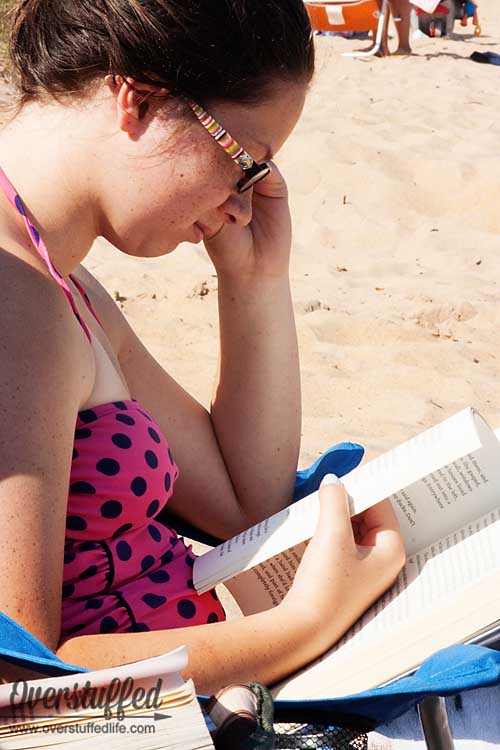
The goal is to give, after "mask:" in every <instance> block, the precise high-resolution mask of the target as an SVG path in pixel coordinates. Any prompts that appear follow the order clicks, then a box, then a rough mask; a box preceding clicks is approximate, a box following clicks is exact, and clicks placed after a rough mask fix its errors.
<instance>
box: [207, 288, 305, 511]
mask: <svg viewBox="0 0 500 750" xmlns="http://www.w3.org/2000/svg"><path fill="white" fill-rule="evenodd" d="M219 316H220V339H221V343H220V364H219V375H218V381H217V384H216V388H215V394H214V399H213V404H212V410H211V416H212V422H213V425H214V429H215V433H216V435H217V440H218V443H219V446H220V449H221V452H222V455H223V457H224V461H225V464H226V467H227V470H228V472H229V475H230V477H231V480H232V483H233V486H234V489H235V493H236V496H237V498H238V502H239V504H240V506H241V508H242V510H243V511H244V513H245V516H246V518H247V519H248V522H249V523H253V522H256V521H258V520H261V519H262V518H264V517H266V516H269V515H270V514H272V513H273V512H276V511H277V510H279V509H281V508H282V507H284V506H285V505H286V504H287V503H289V502H290V498H291V493H292V489H293V483H294V478H295V470H296V467H297V460H298V454H299V446H300V430H301V400H300V374H299V356H298V347H297V335H296V329H295V320H294V314H293V306H292V299H291V293H290V285H289V281H288V276H287V275H284V276H282V277H266V278H253V277H251V278H245V279H241V280H239V279H238V280H236V279H234V278H231V279H227V278H225V277H222V278H221V277H219Z"/></svg>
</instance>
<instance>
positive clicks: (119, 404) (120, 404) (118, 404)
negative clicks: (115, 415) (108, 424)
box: [113, 401, 127, 411]
mask: <svg viewBox="0 0 500 750" xmlns="http://www.w3.org/2000/svg"><path fill="white" fill-rule="evenodd" d="M113 406H116V408H117V409H122V410H123V411H126V410H127V407H126V405H125V404H124V403H123V401H113Z"/></svg>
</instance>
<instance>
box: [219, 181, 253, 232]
mask: <svg viewBox="0 0 500 750" xmlns="http://www.w3.org/2000/svg"><path fill="white" fill-rule="evenodd" d="M252 196H253V190H251V189H250V190H247V191H246V192H245V193H235V194H232V195H230V196H229V198H228V199H227V200H226V201H225V203H223V204H222V206H221V211H222V212H223V214H224V219H225V221H226V223H227V224H239V225H240V226H242V227H246V226H247V224H250V222H251V221H252Z"/></svg>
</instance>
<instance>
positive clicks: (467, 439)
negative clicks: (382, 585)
mask: <svg viewBox="0 0 500 750" xmlns="http://www.w3.org/2000/svg"><path fill="white" fill-rule="evenodd" d="M464 457H467V458H466V459H465V458H464ZM499 459H500V446H499V443H498V440H497V438H496V437H495V435H494V433H493V431H492V430H491V428H490V427H489V426H488V425H487V424H486V422H485V421H484V420H483V419H482V417H481V416H480V415H479V414H478V413H477V412H475V411H474V410H473V409H471V408H468V409H464V410H463V411H461V412H459V413H458V414H455V415H454V416H452V417H450V418H448V419H446V420H445V421H444V422H441V423H440V424H438V425H436V426H435V427H432V428H430V429H428V430H425V432H422V433H420V434H419V435H417V436H416V437H414V438H412V439H410V440H408V441H407V442H405V443H403V444H402V445H400V446H398V447H396V448H394V449H393V450H391V451H389V452H387V453H384V454H383V455H381V456H379V457H378V458H376V459H374V460H372V461H369V462H368V463H367V464H364V465H362V466H360V467H358V468H356V469H354V470H353V471H352V472H351V473H350V474H348V475H347V476H345V477H344V478H343V480H342V481H343V483H344V485H345V487H346V490H347V491H348V493H349V494H350V495H351V512H352V513H353V514H355V513H359V512H361V511H362V510H364V509H366V508H368V507H370V506H371V505H374V504H375V503H377V502H380V501H381V500H383V499H385V498H386V497H389V498H391V501H392V502H393V505H394V508H395V511H396V513H397V515H398V520H399V522H400V526H401V531H402V534H403V537H404V540H405V547H406V550H407V552H408V553H409V554H412V553H413V552H414V551H415V550H416V549H419V548H421V547H424V546H426V545H427V544H429V543H430V542H431V541H433V540H434V539H438V538H440V537H441V536H443V535H444V534H446V533H448V532H450V531H452V530H453V529H456V528H459V527H460V526H461V524H462V523H464V522H465V520H467V519H468V518H470V517H474V516H477V515H480V514H481V513H484V512H486V510H487V509H488V508H489V507H492V506H494V505H495V498H494V496H493V494H492V490H491V488H492V486H493V484H494V483H496V481H497V480H500V460H499ZM443 467H446V468H445V469H443ZM438 472H441V474H439V473H438ZM422 477H424V478H428V479H426V480H425V481H421V480H422ZM471 499H473V503H471ZM417 509H418V510H417ZM318 516H319V502H318V493H317V492H315V493H313V494H311V495H309V496H308V497H307V498H304V499H303V500H300V501H299V502H298V503H295V504H293V505H291V506H289V507H288V508H285V509H284V510H283V511H281V512H279V513H276V514H275V515H273V516H271V517H270V518H268V519H266V520H265V521H262V522H261V523H259V524H256V525H255V526H252V527H251V528H250V529H247V530H246V531H244V532H242V533H241V534H238V535H237V536H236V537H233V538H232V539H230V540H229V541H227V542H224V544H221V545H219V546H218V547H216V548H215V549H214V550H211V551H210V552H207V553H205V554H204V555H202V556H201V557H198V558H197V559H196V561H195V564H194V570H193V582H194V586H195V589H196V590H197V591H198V592H199V593H203V592H205V591H208V590H209V589H211V588H213V587H214V586H215V585H216V584H217V583H221V582H224V581H226V580H227V579H229V578H232V577H233V576H235V575H236V574H237V573H239V572H243V571H246V570H249V569H250V568H252V567H254V566H255V565H258V564H260V563H262V562H263V561H265V560H269V559H270V558H272V557H274V556H275V555H277V554H278V553H280V552H282V551H284V550H286V549H287V548H289V547H293V546H295V545H297V544H300V543H301V542H303V541H306V540H308V539H310V538H311V536H312V535H313V533H314V530H315V528H316V524H317V520H318ZM247 580H248V579H247Z"/></svg>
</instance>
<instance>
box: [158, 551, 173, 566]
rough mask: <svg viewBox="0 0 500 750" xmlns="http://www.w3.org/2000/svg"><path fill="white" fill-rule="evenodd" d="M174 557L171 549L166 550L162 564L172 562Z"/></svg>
mask: <svg viewBox="0 0 500 750" xmlns="http://www.w3.org/2000/svg"><path fill="white" fill-rule="evenodd" d="M173 559H174V553H173V552H172V550H171V549H169V550H168V552H164V553H163V555H162V556H161V564H162V565H168V563H169V562H172V560H173Z"/></svg>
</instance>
